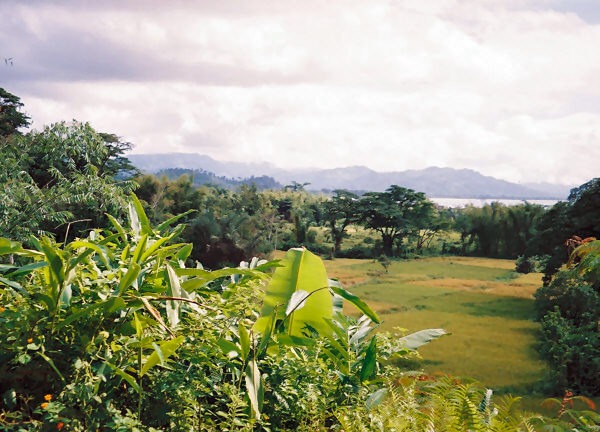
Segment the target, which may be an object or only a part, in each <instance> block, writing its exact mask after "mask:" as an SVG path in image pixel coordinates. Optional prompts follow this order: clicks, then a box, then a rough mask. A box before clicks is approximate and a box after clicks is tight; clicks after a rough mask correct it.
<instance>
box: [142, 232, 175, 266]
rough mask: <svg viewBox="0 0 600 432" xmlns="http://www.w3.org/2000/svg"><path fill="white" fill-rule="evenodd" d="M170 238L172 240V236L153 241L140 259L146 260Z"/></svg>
mask: <svg viewBox="0 0 600 432" xmlns="http://www.w3.org/2000/svg"><path fill="white" fill-rule="evenodd" d="M169 240H171V237H163V238H160V239H158V240H156V241H155V242H154V243H152V245H151V246H150V247H149V248H148V249H146V250H145V251H144V253H143V254H142V256H141V258H140V261H142V262H144V261H146V260H147V259H148V258H149V257H151V256H152V255H154V254H155V253H156V251H158V248H160V247H161V246H162V245H163V244H165V243H166V242H168V241H169Z"/></svg>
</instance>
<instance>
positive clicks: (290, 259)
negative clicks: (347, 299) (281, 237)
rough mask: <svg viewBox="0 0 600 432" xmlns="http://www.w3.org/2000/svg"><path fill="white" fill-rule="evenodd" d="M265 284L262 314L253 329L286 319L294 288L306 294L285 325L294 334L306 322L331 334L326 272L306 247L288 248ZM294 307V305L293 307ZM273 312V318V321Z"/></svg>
mask: <svg viewBox="0 0 600 432" xmlns="http://www.w3.org/2000/svg"><path fill="white" fill-rule="evenodd" d="M279 264H280V267H278V268H277V269H276V270H275V273H274V274H273V277H272V279H271V281H270V283H269V286H268V287H267V292H266V294H265V298H264V300H263V307H262V313H261V317H260V318H259V319H258V320H257V321H256V324H255V325H254V330H255V331H257V332H260V333H264V332H265V331H268V329H267V327H268V326H269V324H270V323H273V322H277V321H279V320H284V319H286V309H287V310H288V312H290V310H289V309H288V304H289V302H290V300H291V298H292V295H293V294H294V293H295V292H296V291H305V292H306V293H307V295H308V297H307V298H306V300H305V301H304V302H302V303H303V304H302V306H301V307H297V308H296V309H295V310H294V311H293V312H291V315H290V316H289V317H287V321H286V323H285V324H286V326H285V327H286V328H287V329H288V332H289V334H291V335H293V336H302V332H303V330H304V329H305V327H306V325H309V326H311V327H313V328H314V329H316V330H317V331H319V333H330V332H331V330H330V328H329V326H328V325H327V323H326V322H325V319H327V318H329V319H331V317H332V315H333V305H332V301H331V294H330V293H329V289H328V287H329V283H328V280H327V272H326V271H325V266H324V265H323V261H321V258H319V257H318V256H316V255H314V254H312V253H310V252H309V251H307V250H306V249H299V248H294V249H290V250H289V251H288V252H287V253H286V255H285V257H284V258H283V259H282V260H281V261H280V262H279ZM292 309H294V308H292ZM273 314H276V316H275V320H272V318H273Z"/></svg>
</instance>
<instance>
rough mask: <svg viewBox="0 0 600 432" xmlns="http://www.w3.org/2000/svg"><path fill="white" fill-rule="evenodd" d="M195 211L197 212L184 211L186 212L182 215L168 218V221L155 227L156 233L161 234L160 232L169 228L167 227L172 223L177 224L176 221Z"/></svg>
mask: <svg viewBox="0 0 600 432" xmlns="http://www.w3.org/2000/svg"><path fill="white" fill-rule="evenodd" d="M195 211H197V210H194V209H191V210H188V211H186V212H184V213H181V214H178V215H177V216H173V217H172V218H170V219H167V220H166V221H164V222H163V223H161V224H160V225H159V226H157V227H156V231H158V232H162V231H164V230H165V229H167V228H168V227H169V225H171V224H172V223H174V222H177V221H178V220H179V219H181V218H182V217H184V216H187V215H189V214H190V213H193V212H195Z"/></svg>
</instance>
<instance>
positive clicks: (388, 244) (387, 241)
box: [381, 234, 394, 256]
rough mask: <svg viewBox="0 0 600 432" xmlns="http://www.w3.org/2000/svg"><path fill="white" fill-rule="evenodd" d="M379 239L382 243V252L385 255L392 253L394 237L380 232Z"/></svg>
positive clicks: (391, 254)
mask: <svg viewBox="0 0 600 432" xmlns="http://www.w3.org/2000/svg"><path fill="white" fill-rule="evenodd" d="M381 241H382V243H383V253H385V254H386V255H387V256H393V255H394V237H392V236H391V235H389V234H381Z"/></svg>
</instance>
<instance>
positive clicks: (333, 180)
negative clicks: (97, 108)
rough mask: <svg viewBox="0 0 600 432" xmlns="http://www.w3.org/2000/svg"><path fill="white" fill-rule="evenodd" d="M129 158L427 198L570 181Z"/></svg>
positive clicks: (449, 171)
mask: <svg viewBox="0 0 600 432" xmlns="http://www.w3.org/2000/svg"><path fill="white" fill-rule="evenodd" d="M127 157H128V158H129V160H130V161H131V162H132V163H133V165H135V166H136V167H137V168H139V169H140V170H141V171H142V172H146V173H157V172H159V171H161V170H165V169H169V168H183V169H191V170H203V171H207V172H209V173H213V174H215V175H216V176H220V177H226V178H230V179H232V180H235V181H245V180H247V179H249V178H251V177H259V176H268V177H272V178H273V179H274V181H275V182H278V183H280V184H284V185H286V184H290V183H292V182H293V181H295V182H298V183H309V185H307V186H306V189H308V190H316V191H320V190H334V189H348V190H353V191H359V192H360V191H383V190H385V189H386V188H388V187H389V186H390V185H392V184H395V185H399V186H403V187H406V188H410V189H414V190H416V191H420V192H425V193H426V194H427V195H428V196H429V197H439V198H444V197H451V198H506V199H523V200H526V199H530V200H532V199H556V200H564V199H566V198H567V196H568V195H569V191H570V189H571V187H572V186H568V185H561V184H552V183H524V184H520V183H512V182H509V181H506V180H500V179H497V178H494V177H490V176H485V175H483V174H481V173H479V172H477V171H474V170H471V169H454V168H439V167H429V168H425V169H421V170H406V171H391V172H378V171H374V170H372V169H370V168H367V167H364V166H352V167H345V168H332V169H319V168H309V169H283V168H279V167H277V166H275V165H273V164H270V163H266V162H265V163H243V162H226V161H218V160H216V159H213V158H211V157H210V156H207V155H202V154H198V153H159V154H130V155H127Z"/></svg>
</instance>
